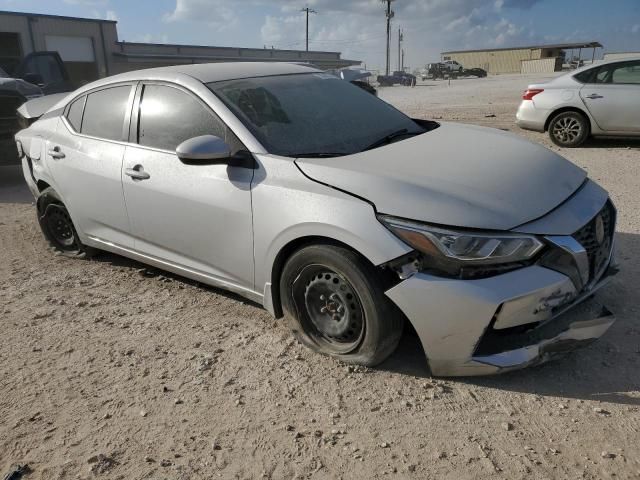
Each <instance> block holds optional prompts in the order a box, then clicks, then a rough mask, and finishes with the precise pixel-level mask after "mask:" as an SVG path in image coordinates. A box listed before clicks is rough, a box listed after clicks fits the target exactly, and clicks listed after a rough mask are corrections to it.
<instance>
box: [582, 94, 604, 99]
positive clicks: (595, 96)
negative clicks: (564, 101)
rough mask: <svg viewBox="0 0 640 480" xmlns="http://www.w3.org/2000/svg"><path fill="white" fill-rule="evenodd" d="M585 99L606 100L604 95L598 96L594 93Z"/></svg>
mask: <svg viewBox="0 0 640 480" xmlns="http://www.w3.org/2000/svg"><path fill="white" fill-rule="evenodd" d="M585 98H589V99H591V100H595V99H597V98H604V97H603V96H602V95H598V94H597V93H592V94H591V95H587V96H586V97H585Z"/></svg>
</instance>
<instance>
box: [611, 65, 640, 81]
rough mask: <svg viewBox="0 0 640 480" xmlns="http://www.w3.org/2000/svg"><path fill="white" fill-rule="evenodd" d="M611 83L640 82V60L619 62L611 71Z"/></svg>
mask: <svg viewBox="0 0 640 480" xmlns="http://www.w3.org/2000/svg"><path fill="white" fill-rule="evenodd" d="M611 83H626V84H629V83H631V84H640V61H638V62H626V63H623V64H618V65H617V66H616V67H615V68H614V69H613V71H612V72H611Z"/></svg>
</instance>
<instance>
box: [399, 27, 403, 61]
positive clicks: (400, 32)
mask: <svg viewBox="0 0 640 480" xmlns="http://www.w3.org/2000/svg"><path fill="white" fill-rule="evenodd" d="M403 40H404V35H403V34H402V29H401V28H400V27H398V70H399V71H402V53H401V52H402V41H403Z"/></svg>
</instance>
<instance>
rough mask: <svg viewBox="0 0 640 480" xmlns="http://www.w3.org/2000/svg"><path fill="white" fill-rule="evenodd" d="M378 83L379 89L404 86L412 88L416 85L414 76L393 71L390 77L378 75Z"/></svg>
mask: <svg viewBox="0 0 640 480" xmlns="http://www.w3.org/2000/svg"><path fill="white" fill-rule="evenodd" d="M377 80H378V83H379V84H380V86H381V87H391V86H393V85H404V86H407V87H413V86H415V84H416V76H415V75H412V74H410V73H407V72H401V71H395V72H393V74H392V75H378V78H377Z"/></svg>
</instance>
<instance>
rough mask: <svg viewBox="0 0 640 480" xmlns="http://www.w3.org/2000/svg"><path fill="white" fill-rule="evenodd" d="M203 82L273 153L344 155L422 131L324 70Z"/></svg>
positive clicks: (379, 101)
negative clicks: (387, 138) (322, 71)
mask: <svg viewBox="0 0 640 480" xmlns="http://www.w3.org/2000/svg"><path fill="white" fill-rule="evenodd" d="M207 86H208V87H209V88H210V89H211V90H212V91H213V93H215V94H216V95H217V96H218V97H219V98H220V99H221V100H222V101H223V102H224V103H225V104H226V105H227V106H228V107H229V108H230V109H231V110H232V111H233V112H234V113H235V114H236V115H237V116H238V118H239V119H240V120H241V121H242V122H243V123H244V124H245V125H246V126H247V128H249V130H250V131H251V132H252V133H253V134H254V135H255V137H256V138H257V139H258V140H259V141H260V142H261V143H262V145H264V147H265V148H266V149H267V151H269V153H273V154H276V155H283V156H289V157H296V156H314V155H318V156H323V155H324V156H340V155H349V154H352V153H356V152H360V151H362V150H365V149H367V148H371V147H372V146H380V145H377V144H378V143H379V142H380V141H381V140H384V138H385V137H386V136H390V137H389V141H391V138H394V140H395V138H397V139H398V140H400V139H401V138H400V137H403V138H407V136H409V135H416V134H419V133H423V132H424V131H425V129H424V128H422V127H421V126H419V125H418V124H417V123H415V122H414V121H413V120H411V119H410V118H409V117H407V116H406V115H404V114H403V113H401V112H400V111H398V110H396V109H395V108H393V107H392V106H391V105H389V104H388V103H386V102H383V101H382V100H380V99H378V98H377V97H375V96H374V95H372V94H370V93H368V92H366V91H364V90H362V89H360V88H358V87H356V86H354V85H351V84H350V83H349V82H345V81H344V80H341V79H339V78H337V77H334V76H333V75H328V74H324V73H308V74H296V75H279V76H271V77H259V78H246V79H240V80H228V81H223V82H213V83H209V84H207ZM383 143H384V142H383Z"/></svg>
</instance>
